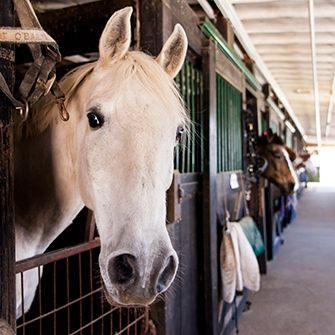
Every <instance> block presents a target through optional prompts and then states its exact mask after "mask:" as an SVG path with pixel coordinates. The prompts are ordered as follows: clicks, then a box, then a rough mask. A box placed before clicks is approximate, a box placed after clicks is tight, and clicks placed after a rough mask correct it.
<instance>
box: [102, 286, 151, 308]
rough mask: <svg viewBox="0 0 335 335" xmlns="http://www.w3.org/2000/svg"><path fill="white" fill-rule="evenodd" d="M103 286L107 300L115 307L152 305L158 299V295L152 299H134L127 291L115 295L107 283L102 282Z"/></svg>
mask: <svg viewBox="0 0 335 335" xmlns="http://www.w3.org/2000/svg"><path fill="white" fill-rule="evenodd" d="M102 287H103V292H104V296H105V298H106V300H107V302H108V303H109V304H110V305H111V306H115V307H126V308H139V307H147V306H149V305H151V304H152V303H153V302H154V301H155V299H156V297H154V298H152V299H134V298H133V297H131V296H130V295H128V294H127V293H123V294H122V296H121V297H115V296H112V295H111V294H110V293H109V292H108V290H107V288H106V286H105V284H102Z"/></svg>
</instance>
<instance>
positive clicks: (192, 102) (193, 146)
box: [190, 64, 196, 172]
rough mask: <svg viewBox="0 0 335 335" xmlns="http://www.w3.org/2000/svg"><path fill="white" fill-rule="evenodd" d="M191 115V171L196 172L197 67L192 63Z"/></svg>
mask: <svg viewBox="0 0 335 335" xmlns="http://www.w3.org/2000/svg"><path fill="white" fill-rule="evenodd" d="M191 115H192V121H193V122H192V134H191V135H192V139H191V147H192V150H191V171H190V172H195V132H196V128H195V124H196V104H195V69H194V66H193V65H192V64H191Z"/></svg>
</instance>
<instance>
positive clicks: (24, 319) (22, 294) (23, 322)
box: [20, 272, 26, 335]
mask: <svg viewBox="0 0 335 335" xmlns="http://www.w3.org/2000/svg"><path fill="white" fill-rule="evenodd" d="M23 283H24V282H23V272H20V284H21V313H22V325H23V327H22V330H23V335H25V334H26V325H25V322H26V316H25V314H24V284H23Z"/></svg>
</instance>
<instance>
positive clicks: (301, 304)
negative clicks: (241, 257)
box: [239, 184, 335, 335]
mask: <svg viewBox="0 0 335 335" xmlns="http://www.w3.org/2000/svg"><path fill="white" fill-rule="evenodd" d="M284 237H285V243H284V245H283V246H282V247H281V248H280V250H279V253H278V254H277V255H276V257H275V259H274V260H273V261H272V262H269V263H268V265H269V266H268V274H267V275H265V276H262V288H261V291H260V292H258V293H255V294H253V293H252V294H251V295H250V299H249V300H250V301H251V302H252V305H251V309H250V310H249V311H247V312H245V313H243V315H242V318H241V321H240V323H239V329H240V335H256V334H257V335H312V334H313V335H334V334H335V187H327V186H321V185H319V184H314V185H313V184H309V186H308V189H306V191H305V192H304V194H303V196H302V198H301V199H300V201H299V205H298V217H297V219H296V220H295V221H294V222H293V223H292V224H291V225H290V226H289V227H288V228H286V230H285V232H284Z"/></svg>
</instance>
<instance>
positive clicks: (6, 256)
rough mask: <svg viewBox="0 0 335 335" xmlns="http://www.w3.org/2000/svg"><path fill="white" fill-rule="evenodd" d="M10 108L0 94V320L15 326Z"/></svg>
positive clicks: (3, 15) (1, 54)
mask: <svg viewBox="0 0 335 335" xmlns="http://www.w3.org/2000/svg"><path fill="white" fill-rule="evenodd" d="M13 15H14V9H13V3H12V0H1V3H0V26H7V27H8V26H13V25H14V24H13V23H14V16H13ZM14 60H15V59H14V48H13V46H12V45H9V44H4V43H0V72H1V73H2V74H3V76H4V77H5V79H6V81H7V84H8V85H9V87H10V88H13V84H14ZM12 112H13V107H12V106H11V105H10V102H9V101H8V99H7V98H6V97H5V96H4V95H3V94H2V93H0V140H1V146H0V151H1V152H0V206H1V208H0V319H3V320H4V321H6V322H8V323H9V324H10V325H11V326H12V328H13V329H15V322H16V321H15V319H16V318H15V229H14V206H13V128H12V126H11V123H12V121H11V120H12Z"/></svg>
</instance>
